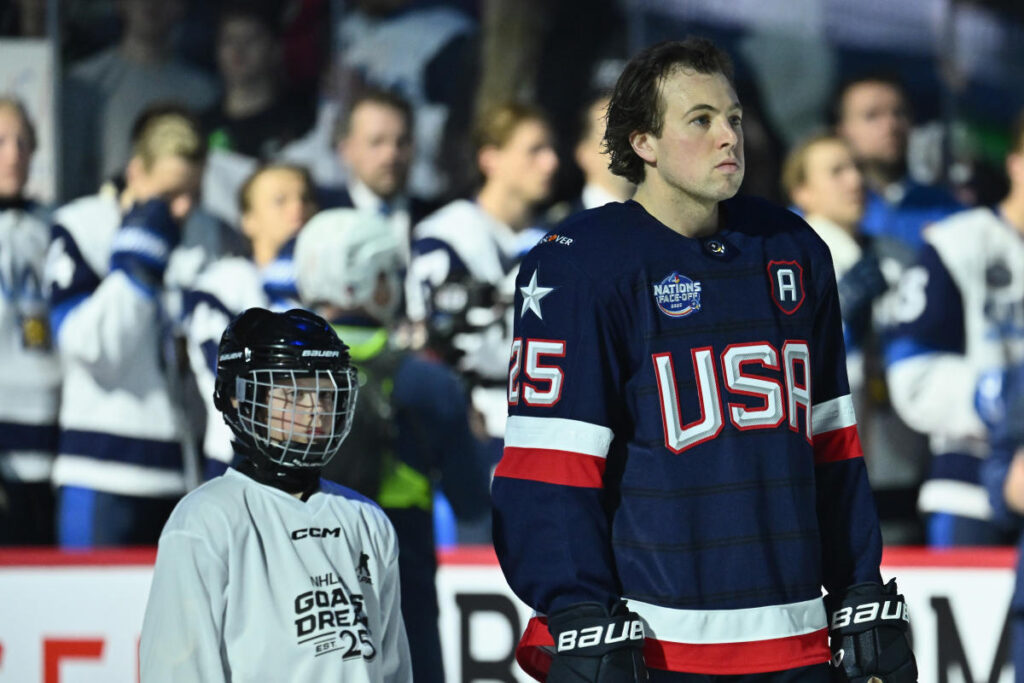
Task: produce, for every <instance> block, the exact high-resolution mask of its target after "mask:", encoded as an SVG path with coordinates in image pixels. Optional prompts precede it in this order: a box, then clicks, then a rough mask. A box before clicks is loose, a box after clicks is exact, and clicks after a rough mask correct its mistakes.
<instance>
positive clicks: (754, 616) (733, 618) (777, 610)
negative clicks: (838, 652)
mask: <svg viewBox="0 0 1024 683" xmlns="http://www.w3.org/2000/svg"><path fill="white" fill-rule="evenodd" d="M627 601H628V603H629V608H630V609H631V610H633V611H634V612H636V613H637V614H639V615H640V617H641V618H642V619H643V620H644V629H645V631H646V635H647V637H648V638H656V639H657V640H660V641H671V642H676V643H689V644H695V645H702V644H715V643H749V642H752V641H757V640H773V639H776V638H789V637H792V636H802V635H806V634H808V633H814V632H815V631H819V630H821V629H823V628H826V627H827V626H828V621H827V619H826V616H825V604H824V602H822V599H821V598H813V599H811V600H806V601H804V602H792V603H789V604H786V605H767V606H765V607H749V608H746V609H712V610H700V609H674V608H671V607H661V606H659V605H652V604H650V603H646V602H640V601H639V600H627Z"/></svg>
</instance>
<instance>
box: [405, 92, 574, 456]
mask: <svg viewBox="0 0 1024 683" xmlns="http://www.w3.org/2000/svg"><path fill="white" fill-rule="evenodd" d="M473 138H474V145H475V147H476V150H477V151H476V155H477V166H478V168H479V171H480V175H481V176H482V178H483V185H482V186H481V188H480V191H479V194H477V196H476V198H475V201H470V200H466V199H457V200H455V201H453V202H451V203H449V204H447V205H445V206H444V207H442V208H441V209H439V210H438V211H436V212H435V213H433V214H431V215H430V216H428V217H427V218H426V219H424V220H423V222H422V223H420V224H419V225H417V226H416V227H415V228H414V230H413V245H412V262H411V264H410V266H409V273H408V276H407V278H406V301H407V305H406V311H407V314H408V316H409V318H410V319H411V320H412V321H414V322H417V323H424V324H425V325H426V328H427V329H428V330H429V344H430V346H431V347H432V348H433V349H434V350H436V351H438V352H439V354H440V355H441V357H442V358H443V359H444V360H445V361H446V362H448V363H449V364H451V365H453V366H454V367H455V368H456V369H457V370H458V372H459V373H460V374H462V375H463V376H464V377H465V378H467V379H468V380H469V381H470V382H471V383H472V384H473V389H472V391H471V400H472V403H473V406H474V408H476V410H478V411H479V412H480V414H481V415H483V417H484V418H485V421H486V428H487V433H488V434H489V435H490V436H491V437H492V439H493V444H492V445H493V451H494V459H495V460H497V457H498V454H499V453H500V451H501V438H502V435H503V434H504V429H505V418H506V403H505V398H504V394H505V390H504V382H505V379H504V372H505V371H504V367H505V360H506V358H507V356H508V348H509V344H510V343H511V320H510V317H511V315H510V314H511V311H510V309H509V306H510V303H511V300H512V290H513V283H514V282H515V276H516V272H517V269H518V267H519V260H520V259H521V258H522V255H523V254H524V253H526V251H527V250H528V249H529V248H530V247H532V246H533V245H534V244H535V243H536V242H537V240H538V239H539V238H540V237H542V236H543V234H544V231H543V230H542V229H540V228H538V227H536V223H535V218H536V217H535V215H534V211H535V209H536V208H537V206H538V205H539V204H540V203H541V202H543V201H544V200H545V199H547V197H548V195H549V194H550V192H551V188H552V183H553V182H554V174H555V170H556V169H557V168H558V157H557V156H556V155H555V150H554V147H553V146H552V139H551V131H550V128H549V126H548V124H547V121H546V119H545V118H544V115H543V114H542V113H541V112H540V111H539V110H537V109H535V108H533V107H530V106H527V105H523V104H518V103H510V104H505V105H502V106H499V107H496V108H494V109H493V110H491V111H488V112H486V113H485V114H484V115H483V116H481V119H480V121H479V122H478V124H477V126H476V129H475V131H474V134H473Z"/></svg>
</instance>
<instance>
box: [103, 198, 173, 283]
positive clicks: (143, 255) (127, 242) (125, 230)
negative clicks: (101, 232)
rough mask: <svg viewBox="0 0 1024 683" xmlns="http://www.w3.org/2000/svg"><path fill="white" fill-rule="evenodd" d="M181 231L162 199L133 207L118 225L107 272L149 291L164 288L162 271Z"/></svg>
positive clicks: (165, 267)
mask: <svg viewBox="0 0 1024 683" xmlns="http://www.w3.org/2000/svg"><path fill="white" fill-rule="evenodd" d="M180 233H181V230H180V228H179V227H178V224H177V222H176V221H175V220H174V217H173V216H171V210H170V207H169V206H168V205H167V202H165V201H163V200H162V199H150V200H149V201H147V202H144V203H142V204H136V205H135V206H133V207H132V208H131V210H130V211H129V212H128V213H127V215H125V217H124V220H123V221H121V229H120V230H118V231H117V234H115V235H114V243H113V244H112V245H111V253H110V270H111V272H113V271H115V270H121V271H124V272H125V273H126V274H127V275H128V277H130V278H131V279H132V280H133V281H135V282H136V283H137V284H140V285H142V286H143V287H145V288H146V289H147V290H149V291H154V290H157V289H160V288H161V287H162V286H163V281H164V271H165V270H166V269H167V262H168V261H169V260H170V257H171V250H173V249H174V247H175V246H177V244H178V240H179V239H180Z"/></svg>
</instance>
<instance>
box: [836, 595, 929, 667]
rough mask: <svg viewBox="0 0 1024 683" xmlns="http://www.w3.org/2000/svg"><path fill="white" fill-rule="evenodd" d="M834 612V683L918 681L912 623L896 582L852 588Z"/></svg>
mask: <svg viewBox="0 0 1024 683" xmlns="http://www.w3.org/2000/svg"><path fill="white" fill-rule="evenodd" d="M830 602H831V601H830ZM830 612H831V618H830V620H829V629H828V631H829V640H830V641H831V647H832V666H833V667H834V668H833V672H834V673H833V676H832V678H833V680H835V681H837V682H841V683H846V682H847V681H849V683H875V680H876V679H877V681H880V682H881V683H916V682H917V662H916V661H915V660H914V653H913V651H912V650H911V649H910V641H909V640H908V639H907V629H908V627H909V624H910V618H909V616H908V615H907V604H906V602H904V600H903V596H902V595H899V594H898V593H897V592H896V580H895V579H893V580H891V581H889V583H887V584H885V585H884V586H880V585H878V584H877V583H858V584H856V585H854V586H850V587H849V588H848V589H846V593H845V594H844V595H843V596H842V600H841V602H839V603H838V605H836V604H835V603H832V604H831V605H830Z"/></svg>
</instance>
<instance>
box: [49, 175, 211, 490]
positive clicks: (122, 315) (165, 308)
mask: <svg viewBox="0 0 1024 683" xmlns="http://www.w3.org/2000/svg"><path fill="white" fill-rule="evenodd" d="M121 221H122V213H121V209H120V207H119V206H118V203H117V199H116V198H115V197H113V196H107V195H96V196H92V197H84V198H82V199H78V200H76V201H74V202H72V203H70V204H68V205H66V206H63V207H61V208H60V209H58V210H57V212H56V213H55V214H54V226H53V228H52V233H51V242H50V247H49V251H48V253H47V262H46V280H47V284H48V287H49V298H50V304H51V309H50V321H51V327H52V329H53V335H54V339H55V340H56V343H57V348H58V350H59V354H60V358H61V362H62V365H63V371H64V377H63V383H62V397H61V408H60V446H59V454H58V456H57V460H56V462H55V463H54V469H53V482H54V484H55V485H57V486H77V487H83V488H88V489H94V490H97V491H105V492H109V493H116V494H122V495H133V496H142V497H147V496H153V497H169V496H175V495H179V494H181V493H183V492H184V491H185V488H186V486H185V483H186V482H185V476H184V469H183V462H182V451H181V442H182V439H184V438H191V437H190V436H187V435H186V434H185V433H184V430H185V427H184V419H183V417H182V411H181V406H180V403H179V402H178V399H176V394H175V392H174V390H173V389H172V381H171V380H170V378H169V375H168V374H167V371H166V369H167V367H169V362H171V359H172V358H173V351H172V347H173V345H172V344H170V343H168V342H169V340H170V339H171V337H172V335H173V333H174V318H175V317H176V316H177V311H179V310H180V296H179V295H178V293H177V290H178V287H179V286H180V285H181V284H183V283H186V282H187V281H188V280H189V279H190V278H191V277H193V275H194V271H195V270H196V268H197V267H198V263H199V262H200V261H201V260H202V256H201V254H199V253H198V252H196V253H192V252H190V251H188V250H176V251H175V252H172V254H171V256H170V265H169V266H168V268H167V272H166V274H165V279H164V284H165V287H164V289H163V290H161V291H159V292H158V293H156V294H155V295H154V293H152V292H151V291H149V290H147V289H146V288H144V287H142V286H140V285H138V284H137V283H135V282H133V281H132V280H131V278H129V277H128V275H126V274H125V273H124V272H123V271H121V270H114V271H111V270H110V267H109V264H110V255H111V249H112V245H113V242H114V238H115V235H116V234H117V233H118V230H119V229H120V227H121Z"/></svg>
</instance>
